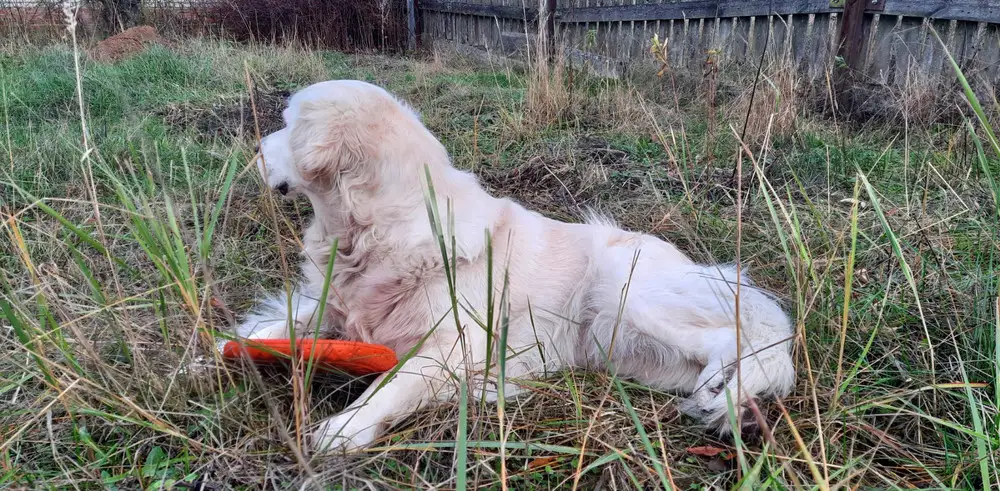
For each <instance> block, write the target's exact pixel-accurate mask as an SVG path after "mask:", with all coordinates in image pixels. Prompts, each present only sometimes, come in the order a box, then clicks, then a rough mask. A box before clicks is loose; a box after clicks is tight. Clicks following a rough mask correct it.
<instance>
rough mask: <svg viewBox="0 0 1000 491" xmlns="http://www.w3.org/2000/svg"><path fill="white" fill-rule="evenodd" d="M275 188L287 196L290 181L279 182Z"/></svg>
mask: <svg viewBox="0 0 1000 491" xmlns="http://www.w3.org/2000/svg"><path fill="white" fill-rule="evenodd" d="M274 189H276V190H277V191H278V192H279V193H281V195H282V196H285V195H286V194H288V183H287V182H283V183H281V184H278V185H277V186H276V187H275V188H274Z"/></svg>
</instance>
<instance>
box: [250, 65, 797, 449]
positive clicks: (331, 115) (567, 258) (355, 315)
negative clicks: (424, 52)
mask: <svg viewBox="0 0 1000 491" xmlns="http://www.w3.org/2000/svg"><path fill="white" fill-rule="evenodd" d="M284 118H285V123H286V124H287V126H286V127H285V128H284V129H282V130H280V131H278V132H276V133H273V134H271V135H269V136H267V137H266V138H264V140H263V142H262V147H261V155H262V159H261V160H260V161H259V162H258V163H259V169H260V171H261V172H262V173H263V174H264V176H265V179H266V182H267V184H268V185H269V186H270V187H271V188H276V189H280V188H281V186H282V184H285V185H287V189H288V191H290V192H291V193H294V194H298V193H301V194H303V195H305V196H307V197H308V198H309V199H310V201H311V202H312V205H313V208H314V210H315V217H314V219H313V222H312V224H311V225H310V226H309V227H308V229H307V230H306V232H305V236H304V240H303V243H304V251H303V253H304V261H303V263H302V271H303V276H304V281H303V283H302V285H301V286H300V291H299V292H298V293H297V294H296V296H295V297H294V298H293V299H292V300H293V307H292V311H291V312H289V309H288V303H287V302H286V300H285V299H284V298H276V299H272V300H269V301H267V302H265V303H264V304H263V305H264V309H263V310H262V311H261V312H258V313H257V314H254V315H251V316H250V317H249V318H248V319H247V320H246V322H245V323H244V324H243V325H242V326H240V327H239V328H238V329H237V333H238V334H239V335H241V336H246V337H256V338H261V337H285V336H288V334H289V331H288V328H287V325H286V324H287V322H286V319H288V318H291V319H293V321H294V322H296V323H297V325H296V331H297V332H299V333H312V332H313V330H314V329H316V328H317V327H319V328H320V329H322V330H323V332H324V334H325V335H333V336H338V337H343V338H347V339H353V340H359V341H364V342H369V343H378V344H384V345H387V346H389V347H391V348H392V349H393V350H395V352H396V353H397V354H398V355H399V356H400V357H401V358H402V357H403V356H404V355H405V354H406V353H408V352H409V351H410V350H412V349H413V348H414V347H415V346H417V344H418V343H419V342H420V341H421V339H423V338H426V339H425V340H424V342H423V344H422V345H421V347H420V348H419V349H418V350H417V354H416V356H414V357H412V358H410V359H408V360H405V361H403V366H402V367H401V368H400V370H399V371H398V373H396V374H395V376H394V377H393V378H392V379H391V380H389V381H388V382H386V381H385V380H383V379H384V378H385V377H386V375H382V376H380V377H379V378H378V379H377V380H376V381H375V383H374V384H372V386H371V387H370V388H369V389H368V390H367V391H366V392H365V393H364V394H363V395H362V396H361V397H360V398H359V399H358V400H357V401H355V402H354V403H353V404H351V405H350V406H349V407H348V408H347V409H345V410H344V411H343V412H342V413H341V414H339V415H337V416H335V417H333V418H330V419H328V420H326V421H324V422H323V423H322V424H321V425H320V427H319V429H318V430H317V431H316V432H315V434H314V438H313V445H314V446H315V447H316V448H317V449H330V448H336V447H340V448H346V449H352V448H358V447H363V446H366V445H369V444H371V443H372V442H373V441H375V440H376V439H377V438H378V437H379V435H380V434H381V433H382V432H384V431H385V430H386V429H387V428H388V427H390V426H391V425H393V424H395V423H397V422H399V421H401V420H403V419H404V418H406V417H407V416H408V415H410V414H412V413H413V412H414V411H416V410H417V409H419V408H421V407H424V406H426V405H428V404H433V403H435V402H438V401H443V400H447V399H449V398H452V397H454V396H455V393H456V389H455V387H456V384H455V382H454V380H455V378H456V377H457V378H458V379H464V380H467V381H470V382H471V383H472V384H473V385H472V386H473V390H472V391H471V392H470V394H472V395H473V396H478V395H479V394H480V393H481V392H480V391H481V389H482V387H483V384H484V383H485V384H486V386H487V387H494V386H493V385H490V383H492V382H494V381H495V378H494V377H495V375H496V370H497V368H496V365H495V363H494V364H493V366H491V367H490V370H489V373H490V377H489V378H488V382H487V381H484V379H483V377H482V373H483V369H484V365H485V362H486V360H487V346H488V339H489V336H488V335H487V333H486V331H485V329H484V328H483V327H481V325H480V322H481V323H485V322H486V320H485V318H486V312H487V288H488V286H487V238H486V233H487V232H488V233H489V235H490V237H491V238H492V246H493V263H494V270H493V285H492V289H493V291H494V294H493V299H494V319H493V321H492V323H491V324H492V325H493V326H494V330H495V332H494V333H493V334H494V336H493V339H494V340H495V339H497V338H498V336H497V335H496V334H497V333H499V328H498V327H497V326H498V324H499V320H498V318H499V312H500V311H501V304H500V298H501V296H502V294H503V292H502V290H503V278H504V275H505V273H506V274H507V275H508V278H509V286H508V291H507V298H508V300H509V305H508V306H507V315H508V318H509V328H508V339H507V343H508V346H507V353H506V356H507V363H506V377H507V379H508V380H512V379H516V378H519V377H530V376H537V375H540V374H543V373H551V372H552V371H554V370H558V369H560V368H564V367H568V366H576V367H584V368H590V369H606V368H607V367H608V366H609V365H610V366H613V367H614V370H615V371H616V373H617V374H619V375H621V376H624V377H629V378H632V379H634V380H636V381H638V382H640V383H643V384H647V385H649V386H651V387H655V388H658V389H664V390H679V391H682V392H684V393H687V394H691V395H690V398H689V399H688V400H687V401H685V403H684V404H683V406H682V407H683V409H684V410H685V411H686V412H688V413H690V414H693V415H695V416H697V417H699V418H701V419H702V420H703V421H704V422H705V423H707V424H709V425H711V426H713V427H715V428H717V429H719V430H720V431H728V423H727V422H726V420H727V411H728V404H727V401H726V391H725V390H723V388H724V387H726V388H729V389H731V391H732V397H734V398H735V397H736V394H737V390H736V389H737V385H736V376H735V375H734V373H735V371H736V370H735V362H736V361H737V348H736V329H735V327H736V320H735V319H736V315H735V314H736V312H735V298H736V294H735V292H736V288H737V287H736V283H737V281H742V285H741V286H740V325H741V340H742V344H743V346H742V350H740V351H741V352H742V355H743V361H742V364H741V365H742V366H741V371H742V382H743V389H742V391H741V392H740V394H741V395H742V398H741V399H740V401H739V402H740V403H741V404H740V406H739V407H738V408H737V410H738V411H741V412H742V411H743V408H744V404H745V403H746V401H747V399H748V398H750V397H758V396H764V395H778V396H783V395H785V394H787V393H788V392H789V390H790V389H791V387H792V384H793V382H794V377H795V374H794V367H793V364H792V360H791V357H790V354H789V351H790V346H791V342H790V340H791V337H792V329H791V324H790V322H789V319H788V317H787V316H786V315H785V313H784V312H783V311H782V309H781V308H780V307H779V305H778V304H777V303H776V302H775V301H774V300H773V299H772V298H771V297H770V296H768V295H767V294H765V293H764V292H762V291H760V290H758V289H756V288H755V287H753V286H752V285H750V284H749V282H748V280H747V279H746V278H737V277H736V271H735V269H734V268H732V267H729V266H706V265H699V264H695V263H694V262H693V261H691V260H690V259H689V258H688V257H687V256H685V255H684V254H683V253H681V252H680V251H679V250H678V249H677V248H675V247H674V246H673V245H672V244H670V243H667V242H664V241H663V240H660V239H658V238H655V237H652V236H650V235H645V234H640V233H633V232H628V231H624V230H622V229H620V228H619V227H618V226H617V225H615V224H614V223H612V222H611V221H609V220H607V219H605V218H602V217H600V216H597V215H592V216H590V217H588V218H587V220H586V222H585V223H583V224H570V223H563V222H559V221H555V220H551V219H548V218H545V217H543V216H541V215H539V214H538V213H534V212H531V211H528V210H527V209H525V208H523V207H522V206H520V205H518V204H517V203H515V202H513V201H511V200H509V199H497V198H494V197H492V196H490V195H489V194H487V193H486V192H485V191H484V190H483V189H482V187H481V186H480V185H479V183H478V182H477V180H476V178H475V177H474V176H473V175H472V174H470V173H467V172H464V171H460V170H458V169H455V168H454V167H453V166H452V165H451V163H450V161H449V157H448V155H447V153H446V151H445V149H444V147H443V146H442V145H441V144H440V143H439V142H438V140H437V139H436V138H435V137H434V136H433V135H432V134H431V133H430V132H429V131H428V130H427V129H426V128H425V127H424V126H423V125H422V124H421V122H420V120H419V119H418V117H417V116H416V114H415V113H414V112H413V111H412V110H411V109H410V108H409V107H408V106H406V105H405V104H404V103H402V102H401V101H399V100H397V99H396V98H395V97H393V96H392V95H390V94H389V93H387V92H386V91H384V90H383V89H381V88H379V87H376V86H373V85H370V84H367V83H364V82H358V81H330V82H323V83H319V84H315V85H312V86H310V87H308V88H306V89H304V90H302V91H300V92H298V93H296V94H295V95H294V96H293V97H292V98H291V100H290V101H289V105H288V108H287V109H286V110H285V112H284ZM425 168H426V169H427V170H429V173H430V176H431V179H432V184H433V186H434V188H435V193H436V197H437V207H438V210H439V212H440V214H441V223H442V224H443V226H444V227H445V228H447V226H448V225H447V224H448V223H449V222H451V223H453V224H454V231H453V232H454V233H453V234H452V233H451V232H450V231H448V230H446V231H445V232H446V237H445V242H446V243H448V244H450V243H451V237H452V235H454V238H455V242H456V250H455V251H451V250H449V251H448V254H449V260H451V257H452V255H457V258H456V259H455V261H456V264H457V268H456V269H457V271H456V272H455V287H456V290H457V292H458V299H459V304H460V305H459V309H458V314H457V317H458V320H459V324H460V325H459V326H457V325H456V323H455V321H454V316H453V313H452V312H451V297H450V296H449V287H448V282H447V279H446V277H445V274H444V268H443V265H444V263H443V260H442V254H441V250H440V247H439V242H438V241H437V239H436V237H435V236H434V235H433V234H432V228H431V222H430V220H429V219H428V215H427V208H426V207H425V196H426V195H425V190H426V189H427V182H426V179H425ZM447 210H452V211H453V214H454V216H453V221H450V220H449V218H448V216H447ZM335 238H338V239H339V250H338V254H337V259H336V263H335V268H334V273H333V274H334V276H333V279H332V283H331V285H332V288H331V293H330V295H329V298H328V306H327V308H326V311H325V312H326V315H325V319H323V321H322V322H321V323H318V324H317V322H316V319H314V311H315V308H316V307H317V305H318V303H317V300H316V299H317V298H319V292H320V288H321V285H322V284H323V280H324V278H323V276H324V274H323V272H324V271H325V270H326V266H327V261H328V260H329V258H330V249H331V246H332V243H333V240H334V239H335ZM449 248H450V245H449ZM623 301H624V305H623ZM435 326H436V327H435ZM432 331H433V332H432ZM493 346H496V344H495V343H494V344H493ZM608 353H610V354H611V360H610V364H609V363H608V361H607V360H606V358H605V354H608ZM497 358H498V353H494V354H493V356H492V359H493V360H494V361H495V360H496V359H497ZM383 383H384V384H383ZM380 385H384V386H383V387H382V388H381V389H380V390H378V387H379V386H380ZM476 388H479V390H476ZM516 392H517V386H516V385H515V384H513V383H508V384H507V385H506V386H505V394H506V395H512V394H515V393H516ZM496 396H497V395H496V392H495V390H490V391H488V393H487V397H488V398H489V399H495V398H496ZM739 416H740V415H737V417H739Z"/></svg>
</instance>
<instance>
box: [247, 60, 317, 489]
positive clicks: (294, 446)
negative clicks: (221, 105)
mask: <svg viewBox="0 0 1000 491" xmlns="http://www.w3.org/2000/svg"><path fill="white" fill-rule="evenodd" d="M243 74H244V77H245V78H246V84H247V91H249V93H250V109H251V111H252V112H253V123H254V132H255V135H256V137H257V142H258V143H260V140H261V138H260V120H259V118H258V117H257V102H256V99H255V98H254V88H253V81H252V80H251V78H250V67H249V66H248V65H247V63H246V61H244V62H243ZM259 157H260V159H261V161H262V162H263V160H264V154H263V153H260V154H259ZM261 167H263V168H264V172H265V173H266V172H267V165H262V166H261ZM264 178H265V179H267V176H266V175H265V176H264ZM265 182H266V181H265ZM268 203H271V204H273V201H270V200H268ZM269 211H272V213H271V218H272V220H273V221H274V230H275V231H276V232H277V230H278V219H277V218H276V216H275V213H274V208H273V207H270V208H269ZM279 242H280V241H279ZM278 251H279V253H280V255H281V266H282V268H283V270H284V272H285V288H286V291H287V289H288V287H289V285H288V261H287V259H286V257H285V248H284V247H278ZM288 293H289V295H290V294H291V292H288ZM291 345H292V350H293V352H292V354H293V356H292V362H293V363H294V361H295V358H296V356H294V354H295V353H294V350H295V343H292V344H291ZM240 348H241V349H243V350H245V348H244V347H243V345H242V343H241V345H240ZM251 365H253V364H251ZM295 368H296V367H294V366H293V370H292V377H293V378H298V377H297V374H298V370H295ZM249 371H250V373H251V374H252V375H253V378H254V381H255V382H256V383H257V386H258V387H260V388H261V389H262V396H263V397H262V398H263V399H264V403H265V404H266V405H267V409H268V411H269V412H270V413H271V417H273V418H274V419H275V421H277V423H278V424H277V429H278V433H279V434H280V435H281V438H282V439H284V440H285V441H286V443H287V444H288V447H289V449H290V450H291V451H292V454H293V455H295V460H296V461H298V464H299V465H300V466H302V468H303V469H304V470H305V471H306V473H307V474H309V477H310V478H314V477H315V475H314V474H315V473H314V472H313V470H312V467H310V466H309V461H307V460H306V458H305V456H304V455H303V454H302V449H301V448H299V442H297V441H295V440H293V439H292V437H291V435H289V434H288V432H287V431H285V425H284V420H283V419H282V417H281V414H280V413H279V412H278V409H277V408H276V407H274V403H273V401H271V400H270V399H269V398H268V397H267V395H266V394H263V388H264V380H263V378H262V377H261V376H260V373H258V372H257V368H256V367H255V366H251V369H250V370H249ZM292 387H293V389H296V388H297V384H295V383H293V386H292ZM298 415H299V414H298V412H296V433H297V434H298V435H301V434H302V429H301V426H299V421H298Z"/></svg>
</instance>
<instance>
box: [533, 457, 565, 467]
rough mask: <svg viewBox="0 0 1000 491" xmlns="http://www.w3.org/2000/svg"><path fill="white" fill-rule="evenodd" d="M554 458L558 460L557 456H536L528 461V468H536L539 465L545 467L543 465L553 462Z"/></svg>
mask: <svg viewBox="0 0 1000 491" xmlns="http://www.w3.org/2000/svg"><path fill="white" fill-rule="evenodd" d="M556 460H559V458H558V457H539V458H537V459H535V460H532V461H531V462H528V468H529V469H537V468H539V467H545V466H547V465H549V464H551V463H553V462H555V461H556Z"/></svg>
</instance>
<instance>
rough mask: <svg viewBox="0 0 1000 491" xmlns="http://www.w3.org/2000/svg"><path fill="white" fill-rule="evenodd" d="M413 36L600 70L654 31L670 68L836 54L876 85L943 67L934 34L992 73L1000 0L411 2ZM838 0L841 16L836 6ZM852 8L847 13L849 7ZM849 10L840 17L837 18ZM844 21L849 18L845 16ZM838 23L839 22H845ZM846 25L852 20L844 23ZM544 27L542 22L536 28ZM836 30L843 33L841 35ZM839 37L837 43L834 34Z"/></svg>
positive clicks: (821, 65)
mask: <svg viewBox="0 0 1000 491" xmlns="http://www.w3.org/2000/svg"><path fill="white" fill-rule="evenodd" d="M416 4H417V5H416V8H415V9H414V12H415V13H416V15H417V16H418V18H419V22H417V24H418V25H420V26H422V27H420V29H419V31H418V32H419V33H420V35H421V37H422V40H424V41H427V40H430V41H431V42H433V40H449V41H453V42H456V43H460V44H464V45H469V46H476V47H479V48H485V49H488V50H491V51H494V52H500V53H504V54H510V53H513V52H517V51H519V50H522V49H523V48H524V47H525V45H526V43H527V42H529V41H528V40H534V39H536V38H537V36H538V34H539V33H541V34H542V35H543V37H542V38H541V39H542V40H543V42H547V40H546V37H548V38H550V39H551V44H552V45H553V46H557V47H561V49H562V50H563V51H564V52H565V53H566V54H568V55H569V56H570V57H572V58H576V59H581V60H585V61H586V62H587V63H590V64H592V66H593V68H595V69H597V70H598V71H600V72H610V73H618V72H620V71H621V70H623V69H626V68H627V67H628V66H629V65H630V64H631V63H634V62H636V61H639V60H648V59H650V56H651V55H650V54H649V47H650V41H651V39H652V38H653V35H654V34H656V35H658V36H659V38H660V39H661V40H662V39H668V40H669V45H668V46H669V59H670V62H671V65H672V66H674V67H678V66H686V67H690V68H700V67H701V66H702V64H703V63H704V61H705V59H706V56H707V55H708V53H709V51H710V50H717V51H716V52H717V55H716V58H717V61H718V63H719V64H720V65H721V66H727V65H740V64H748V65H756V62H757V60H758V59H759V57H760V56H761V54H762V51H764V50H766V53H765V56H767V57H768V58H770V59H771V60H778V59H782V60H786V61H789V62H791V63H794V64H795V65H796V66H797V67H798V68H799V69H800V70H801V72H802V73H804V74H806V75H807V76H808V77H809V78H813V79H815V78H818V77H821V76H822V75H823V74H824V73H826V70H827V68H829V67H831V66H832V65H833V63H834V61H835V59H836V58H835V57H836V56H837V55H838V53H839V54H841V55H844V56H846V57H847V60H845V61H846V62H847V63H849V64H850V65H851V66H853V67H855V68H857V69H858V70H861V71H862V72H863V73H865V74H867V75H868V76H869V77H871V79H873V80H875V81H877V82H880V83H885V84H902V83H904V82H905V80H907V77H908V76H911V75H913V74H916V73H922V74H924V75H941V74H948V73H949V71H950V70H951V68H950V65H948V63H947V59H946V56H945V52H944V50H943V49H942V48H941V43H940V42H939V41H938V40H937V38H936V37H935V35H934V31H936V32H937V33H938V34H939V35H940V37H941V38H942V40H943V41H944V42H945V44H946V45H947V46H948V50H949V51H950V52H951V53H952V55H953V56H954V57H955V58H956V59H957V60H959V62H960V64H961V65H962V66H963V68H964V69H966V70H967V74H969V75H971V76H973V77H975V78H977V79H979V80H983V81H986V82H988V83H993V82H996V81H997V78H998V76H1000V0H462V1H452V0H416ZM845 7H846V10H847V12H846V13H845ZM852 9H853V12H852ZM845 14H846V15H845ZM852 18H853V19H854V20H852ZM845 20H846V21H847V22H846V23H845ZM845 24H849V25H848V26H846V27H848V28H846V29H842V27H845ZM539 26H541V29H539ZM842 31H843V33H842ZM841 39H843V40H844V42H843V44H841V43H840V42H839V41H840V40H841Z"/></svg>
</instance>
